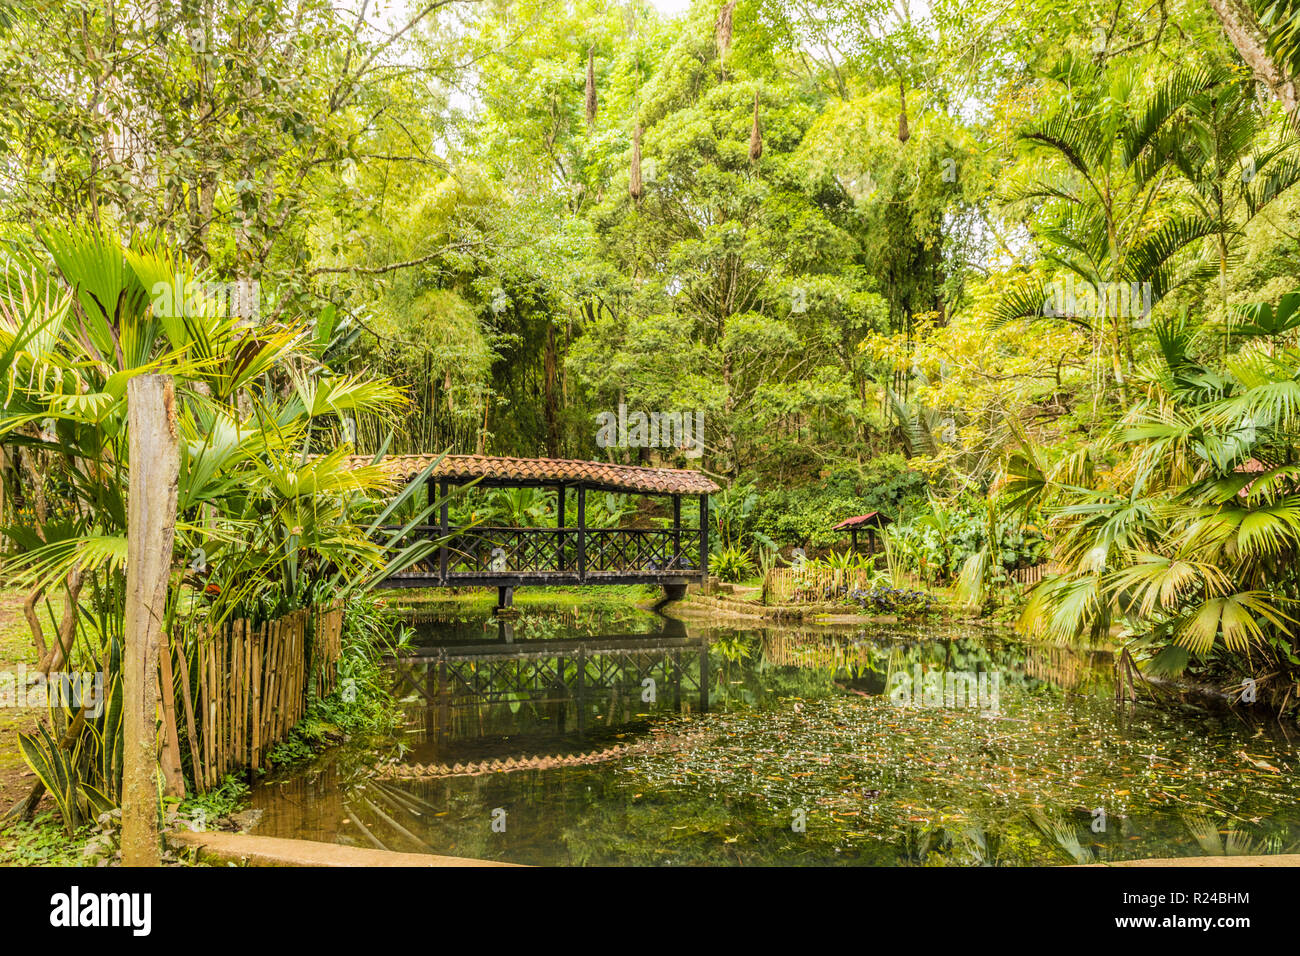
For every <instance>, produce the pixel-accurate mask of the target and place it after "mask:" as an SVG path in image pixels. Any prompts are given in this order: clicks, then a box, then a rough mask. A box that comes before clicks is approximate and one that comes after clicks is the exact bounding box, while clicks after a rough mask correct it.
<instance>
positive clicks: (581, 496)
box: [578, 485, 587, 581]
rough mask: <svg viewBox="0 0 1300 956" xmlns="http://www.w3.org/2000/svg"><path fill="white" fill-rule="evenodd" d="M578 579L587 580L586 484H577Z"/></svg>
mask: <svg viewBox="0 0 1300 956" xmlns="http://www.w3.org/2000/svg"><path fill="white" fill-rule="evenodd" d="M578 580H579V581H585V580H587V486H586V485H578Z"/></svg>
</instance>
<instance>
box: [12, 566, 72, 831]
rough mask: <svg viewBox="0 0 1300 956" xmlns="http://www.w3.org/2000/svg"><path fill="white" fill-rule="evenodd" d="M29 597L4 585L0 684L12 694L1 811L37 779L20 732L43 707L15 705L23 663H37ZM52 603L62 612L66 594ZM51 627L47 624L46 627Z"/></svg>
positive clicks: (32, 723)
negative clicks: (25, 602)
mask: <svg viewBox="0 0 1300 956" xmlns="http://www.w3.org/2000/svg"><path fill="white" fill-rule="evenodd" d="M25 597H26V595H24V594H23V593H22V592H19V591H15V590H13V589H12V588H4V589H0V681H3V684H2V685H0V687H2V688H3V693H5V694H8V695H10V696H9V699H8V700H4V701H0V813H3V812H4V811H5V810H8V809H9V807H11V806H12V805H13V804H14V803H16V802H17V801H18V800H19V799H20V798H21V797H24V796H26V794H27V792H28V790H30V789H31V786H32V784H33V783H34V782H35V777H34V776H33V775H32V772H31V771H30V770H28V768H27V764H26V763H25V762H24V761H23V754H22V749H21V748H20V747H19V744H18V734H19V733H20V732H24V731H25V732H31V731H34V730H35V729H36V722H37V721H38V720H39V719H40V717H41V716H42V715H43V711H42V710H41V709H40V708H28V707H17V706H14V700H13V696H12V695H13V694H14V692H15V691H16V690H17V689H18V683H19V682H18V677H19V675H20V673H21V672H20V671H19V666H20V665H23V666H25V667H26V668H27V672H28V673H30V672H32V671H33V670H34V669H35V667H36V664H37V661H36V648H35V646H34V645H33V644H32V632H31V629H30V628H29V627H28V626H27V620H26V618H24V617H23V599H24V598H25ZM50 603H51V606H52V607H53V610H54V613H55V614H56V615H59V614H62V612H63V599H62V597H57V598H54V599H52V600H51V602H50ZM40 612H41V617H42V621H43V622H44V620H45V613H46V612H45V610H44V608H43V607H42V608H40ZM49 630H50V629H49V627H47V628H46V631H47V632H48V631H49Z"/></svg>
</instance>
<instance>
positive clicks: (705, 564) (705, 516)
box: [700, 495, 709, 584]
mask: <svg viewBox="0 0 1300 956" xmlns="http://www.w3.org/2000/svg"><path fill="white" fill-rule="evenodd" d="M708 581H709V496H708V495H700V583H701V584H707V583H708Z"/></svg>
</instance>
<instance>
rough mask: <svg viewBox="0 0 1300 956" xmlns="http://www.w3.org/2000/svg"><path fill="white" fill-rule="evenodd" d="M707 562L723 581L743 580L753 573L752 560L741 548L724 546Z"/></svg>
mask: <svg viewBox="0 0 1300 956" xmlns="http://www.w3.org/2000/svg"><path fill="white" fill-rule="evenodd" d="M709 562H710V563H709V569H710V570H711V571H712V572H713V573H714V574H716V575H717V576H718V578H719V579H720V580H723V581H729V582H732V583H734V582H736V581H743V580H744V579H745V578H747V577H749V576H750V575H751V574H753V573H754V560H753V558H751V557H750V555H749V552H748V551H745V550H744V549H742V548H726V549H724V550H722V551H719V552H718V553H717V554H715V555H714V556H713V557H712V558H710V559H709Z"/></svg>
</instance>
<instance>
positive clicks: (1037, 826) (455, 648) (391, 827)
mask: <svg viewBox="0 0 1300 956" xmlns="http://www.w3.org/2000/svg"><path fill="white" fill-rule="evenodd" d="M416 627H417V631H418V640H417V644H418V645H419V647H418V649H417V651H416V652H415V653H413V654H412V655H410V656H409V657H404V658H403V660H402V661H400V662H398V663H396V664H395V665H394V677H395V680H396V681H397V682H398V685H399V686H400V687H401V691H400V693H401V694H402V695H403V696H404V697H405V699H406V703H405V704H404V706H405V708H406V715H407V726H406V727H405V728H404V729H403V732H402V733H400V734H399V735H397V736H396V737H395V738H394V739H392V740H383V741H370V742H367V743H366V744H364V745H361V744H356V743H354V744H351V745H348V746H344V747H340V748H336V749H335V750H334V751H333V752H331V753H329V754H327V755H326V756H324V757H323V758H322V759H320V760H319V761H317V762H316V763H314V764H312V765H311V766H309V767H307V768H305V769H300V770H298V771H296V772H294V773H293V774H291V775H289V776H287V777H284V778H281V779H272V780H270V781H269V782H267V783H265V784H263V785H262V786H260V787H259V788H258V789H257V790H256V791H255V793H254V806H255V807H256V808H259V809H261V810H262V811H263V815H262V817H261V820H260V822H259V824H258V826H257V828H256V830H255V832H257V833H261V834H267V835H272V836H284V837H297V838H302V839H311V840H322V841H327V842H337V843H344V844H351V845H358V846H380V847H386V848H388V849H394V850H405V851H414V852H426V853H428V852H432V853H441V854H448V855H454V856H465V857H474V858H481V859H491V860H504V861H510V862H516V863H531V864H562V865H567V864H578V865H581V864H594V865H603V864H632V865H691V864H696V865H717V864H722V865H786V864H859V865H875V866H894V865H925V866H977V865H1042V864H1069V863H1076V862H1104V861H1109V860H1120V859H1137V858H1146V857H1181V856H1203V855H1223V854H1234V853H1257V854H1258V853H1283V852H1295V851H1296V848H1297V846H1298V845H1300V809H1298V808H1297V801H1296V783H1297V779H1298V777H1297V774H1298V773H1300V760H1298V755H1297V750H1296V747H1295V744H1294V743H1293V741H1294V738H1295V736H1296V733H1295V729H1294V728H1291V727H1284V726H1282V725H1279V724H1277V723H1275V722H1271V721H1267V720H1249V719H1248V718H1249V716H1250V715H1249V714H1247V715H1242V714H1240V713H1231V712H1227V713H1214V712H1210V711H1203V710H1198V709H1195V708H1192V707H1189V706H1186V705H1179V704H1173V703H1167V704H1165V705H1163V706H1159V707H1157V706H1153V705H1150V704H1125V703H1117V702H1116V701H1115V699H1114V685H1113V682H1112V678H1111V674H1112V670H1113V665H1112V661H1111V658H1110V655H1109V654H1108V653H1105V652H1092V653H1086V652H1076V651H1071V650H1066V649H1062V648H1056V647H1042V646H1030V645H1026V644H1024V643H1021V642H1018V641H1016V640H1013V639H1010V638H1009V637H1007V636H1005V635H1002V634H999V633H997V632H995V631H992V630H989V629H984V628H978V627H972V626H968V625H951V624H945V625H941V626H933V625H932V626H921V627H908V626H900V625H872V626H870V627H867V628H865V629H859V628H830V627H813V626H806V625H802V626H777V627H767V628H762V629H759V628H738V627H734V626H732V627H721V626H701V625H697V624H694V623H691V624H683V623H681V622H679V621H675V620H670V619H665V618H660V617H657V616H654V615H650V614H643V613H640V612H602V613H593V614H584V613H582V612H580V611H573V610H569V611H565V612H556V613H547V612H545V611H538V610H536V609H530V610H528V611H526V612H524V616H523V617H522V618H521V619H520V620H518V621H516V622H513V623H512V624H510V625H505V624H499V623H497V622H495V621H492V620H491V619H489V618H488V617H487V616H486V613H484V614H478V615H469V616H463V615H462V616H461V617H459V618H457V619H438V618H437V616H436V615H435V616H434V619H432V620H427V619H426V620H423V621H419V622H417V624H416Z"/></svg>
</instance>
